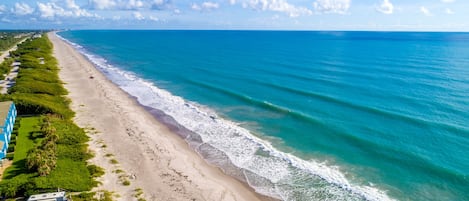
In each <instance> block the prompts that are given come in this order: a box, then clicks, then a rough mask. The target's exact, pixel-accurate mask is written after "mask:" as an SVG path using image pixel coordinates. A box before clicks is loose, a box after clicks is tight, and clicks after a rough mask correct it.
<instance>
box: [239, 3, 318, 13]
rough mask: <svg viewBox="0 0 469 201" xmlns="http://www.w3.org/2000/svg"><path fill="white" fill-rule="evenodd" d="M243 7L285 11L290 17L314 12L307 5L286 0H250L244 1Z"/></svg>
mask: <svg viewBox="0 0 469 201" xmlns="http://www.w3.org/2000/svg"><path fill="white" fill-rule="evenodd" d="M243 7H244V8H252V9H255V10H263V11H265V10H270V11H276V12H283V13H287V14H288V15H289V16H290V17H298V16H300V15H311V14H313V12H312V11H311V10H309V9H307V8H305V7H301V6H295V5H293V4H290V3H288V2H287V1H286V0H250V1H249V2H244V3H243Z"/></svg>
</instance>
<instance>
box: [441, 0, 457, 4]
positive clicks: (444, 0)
mask: <svg viewBox="0 0 469 201" xmlns="http://www.w3.org/2000/svg"><path fill="white" fill-rule="evenodd" d="M441 2H443V3H453V2H455V0H441Z"/></svg>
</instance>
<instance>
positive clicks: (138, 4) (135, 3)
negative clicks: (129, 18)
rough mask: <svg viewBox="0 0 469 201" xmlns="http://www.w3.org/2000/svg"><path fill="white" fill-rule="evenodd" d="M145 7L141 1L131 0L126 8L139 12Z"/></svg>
mask: <svg viewBox="0 0 469 201" xmlns="http://www.w3.org/2000/svg"><path fill="white" fill-rule="evenodd" d="M143 6H144V4H143V1H140V0H129V1H128V2H127V3H126V4H125V5H124V7H125V8H126V9H129V10H137V9H140V8H142V7H143Z"/></svg>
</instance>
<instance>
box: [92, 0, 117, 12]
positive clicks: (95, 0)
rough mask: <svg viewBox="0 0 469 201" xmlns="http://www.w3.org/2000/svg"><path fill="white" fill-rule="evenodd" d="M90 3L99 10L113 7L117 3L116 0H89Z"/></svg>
mask: <svg viewBox="0 0 469 201" xmlns="http://www.w3.org/2000/svg"><path fill="white" fill-rule="evenodd" d="M88 4H89V5H90V7H91V8H93V9H98V10H104V9H111V8H114V7H115V6H116V5H117V3H116V1H115V0H89V2H88Z"/></svg>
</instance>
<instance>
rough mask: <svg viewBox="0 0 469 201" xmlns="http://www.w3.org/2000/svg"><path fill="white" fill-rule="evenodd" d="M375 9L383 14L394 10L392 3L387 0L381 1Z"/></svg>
mask: <svg viewBox="0 0 469 201" xmlns="http://www.w3.org/2000/svg"><path fill="white" fill-rule="evenodd" d="M376 10H377V11H379V12H381V13H383V14H388V15H389V14H392V13H393V11H394V5H392V3H391V2H390V1H389V0H383V2H381V5H379V6H378V7H377V8H376Z"/></svg>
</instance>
